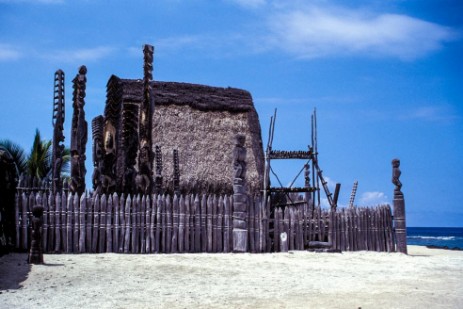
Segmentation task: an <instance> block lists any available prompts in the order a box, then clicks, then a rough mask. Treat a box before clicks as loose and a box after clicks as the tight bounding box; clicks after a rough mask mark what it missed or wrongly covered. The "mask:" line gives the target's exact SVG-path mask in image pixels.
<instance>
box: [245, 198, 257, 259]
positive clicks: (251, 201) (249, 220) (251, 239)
mask: <svg viewBox="0 0 463 309" xmlns="http://www.w3.org/2000/svg"><path fill="white" fill-rule="evenodd" d="M248 205H249V208H248V212H247V215H248V218H247V225H248V248H249V250H250V252H252V253H255V252H256V247H255V244H256V242H255V239H254V236H255V235H254V232H255V227H254V217H255V209H254V205H255V204H254V199H253V198H252V197H249V204H248Z"/></svg>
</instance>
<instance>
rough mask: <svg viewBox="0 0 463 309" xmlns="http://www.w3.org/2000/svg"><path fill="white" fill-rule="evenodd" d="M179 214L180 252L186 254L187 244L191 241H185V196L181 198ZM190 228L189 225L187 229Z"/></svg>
mask: <svg viewBox="0 0 463 309" xmlns="http://www.w3.org/2000/svg"><path fill="white" fill-rule="evenodd" d="M187 199H188V196H187ZM178 213H179V214H178V219H179V220H178V221H179V222H178V252H180V253H183V252H185V243H186V244H188V243H189V241H188V242H186V241H185V198H184V197H183V195H182V196H180V200H179V212H178ZM188 227H189V224H188V225H187V228H188ZM187 252H188V251H187Z"/></svg>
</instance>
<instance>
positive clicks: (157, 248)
mask: <svg viewBox="0 0 463 309" xmlns="http://www.w3.org/2000/svg"><path fill="white" fill-rule="evenodd" d="M163 204H164V203H163V200H162V195H161V194H158V196H157V202H156V206H157V207H156V235H155V242H154V243H155V246H154V252H156V253H158V252H162V251H161V250H163V248H162V236H161V233H162V225H161V224H162V219H163V217H162V212H163Z"/></svg>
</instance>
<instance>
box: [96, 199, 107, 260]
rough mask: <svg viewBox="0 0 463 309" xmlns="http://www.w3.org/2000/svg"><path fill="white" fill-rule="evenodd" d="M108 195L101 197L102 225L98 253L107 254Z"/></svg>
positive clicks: (99, 232) (99, 229)
mask: <svg viewBox="0 0 463 309" xmlns="http://www.w3.org/2000/svg"><path fill="white" fill-rule="evenodd" d="M106 207H107V201H106V194H103V195H101V197H100V222H99V223H100V224H99V228H98V234H99V235H98V252H99V253H103V252H106V224H107V223H106V220H107V219H106V216H107V213H106Z"/></svg>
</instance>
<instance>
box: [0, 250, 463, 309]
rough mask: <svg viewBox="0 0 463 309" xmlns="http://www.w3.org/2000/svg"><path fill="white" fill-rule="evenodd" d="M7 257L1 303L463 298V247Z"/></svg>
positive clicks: (177, 304)
mask: <svg viewBox="0 0 463 309" xmlns="http://www.w3.org/2000/svg"><path fill="white" fill-rule="evenodd" d="M409 253H410V254H409V255H408V256H407V255H403V254H398V253H393V254H386V253H374V252H346V253H342V254H341V253H311V252H289V253H279V254H182V255H180V254H171V255H154V254H153V255H133V254H130V255H127V254H93V255H91V254H82V255H69V254H61V255H45V257H44V258H45V262H46V265H32V266H30V265H28V264H27V263H25V260H26V255H25V254H10V255H7V256H3V257H1V258H0V293H1V294H0V308H81V309H83V308H360V307H361V308H425V307H428V308H463V252H462V251H460V252H456V251H447V250H437V249H426V248H425V247H417V246H409Z"/></svg>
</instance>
